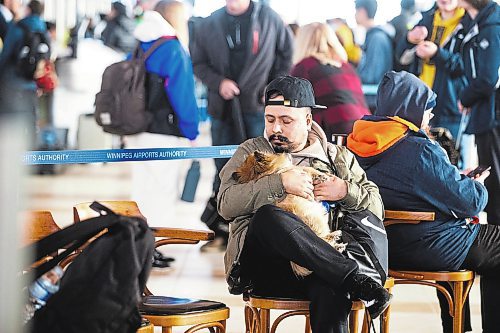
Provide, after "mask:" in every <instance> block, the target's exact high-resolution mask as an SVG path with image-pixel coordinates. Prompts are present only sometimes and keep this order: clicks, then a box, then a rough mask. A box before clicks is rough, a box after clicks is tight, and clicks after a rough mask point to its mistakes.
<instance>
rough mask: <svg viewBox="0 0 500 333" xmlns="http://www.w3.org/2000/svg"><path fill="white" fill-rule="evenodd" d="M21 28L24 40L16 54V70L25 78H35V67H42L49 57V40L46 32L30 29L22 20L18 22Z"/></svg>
mask: <svg viewBox="0 0 500 333" xmlns="http://www.w3.org/2000/svg"><path fill="white" fill-rule="evenodd" d="M18 26H19V27H20V28H21V29H22V30H23V34H24V40H23V44H22V45H21V48H20V49H19V52H18V55H17V63H16V67H17V71H18V73H19V74H20V75H21V76H22V77H23V78H25V79H27V80H35V79H36V78H37V77H36V74H35V73H36V72H37V69H39V70H40V69H42V68H44V65H45V62H46V61H48V60H49V59H50V42H49V40H48V37H47V35H46V33H44V32H40V31H32V30H31V29H30V27H28V26H27V25H26V24H25V23H24V22H23V21H20V22H19V23H18Z"/></svg>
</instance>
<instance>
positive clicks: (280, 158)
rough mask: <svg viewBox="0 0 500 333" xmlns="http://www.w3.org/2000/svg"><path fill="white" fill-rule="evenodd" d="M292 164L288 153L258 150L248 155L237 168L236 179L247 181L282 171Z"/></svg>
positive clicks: (242, 181)
mask: <svg viewBox="0 0 500 333" xmlns="http://www.w3.org/2000/svg"><path fill="white" fill-rule="evenodd" d="M291 166H292V160H291V158H290V155H288V154H269V153H261V152H259V151H256V152H254V153H253V154H251V155H248V157H247V159H246V160H245V162H243V164H242V165H241V166H240V167H239V168H238V169H236V173H235V179H236V180H237V181H238V182H240V183H247V182H249V181H251V180H257V179H259V178H262V177H264V176H267V175H271V174H273V173H280V172H281V171H283V170H285V169H286V168H288V167H291Z"/></svg>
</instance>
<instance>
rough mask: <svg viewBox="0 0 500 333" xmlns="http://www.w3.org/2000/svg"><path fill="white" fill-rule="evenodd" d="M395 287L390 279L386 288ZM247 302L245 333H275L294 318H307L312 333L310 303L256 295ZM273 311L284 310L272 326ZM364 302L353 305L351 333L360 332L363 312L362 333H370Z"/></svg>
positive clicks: (307, 329)
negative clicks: (360, 319) (281, 325)
mask: <svg viewBox="0 0 500 333" xmlns="http://www.w3.org/2000/svg"><path fill="white" fill-rule="evenodd" d="M393 286H394V280H393V279H392V278H388V279H387V281H386V283H385V285H384V287H385V288H386V289H387V290H388V291H389V292H391V289H392V287H393ZM244 301H245V327H246V330H245V333H275V332H276V330H277V328H278V325H279V324H280V323H281V322H282V321H283V320H284V319H286V318H288V317H292V316H305V318H306V325H305V329H304V332H305V333H311V323H310V319H309V303H310V302H309V301H306V300H298V299H290V298H266V297H259V296H254V295H246V296H245V297H244ZM271 310H284V311H285V312H284V313H282V314H281V315H279V316H278V317H277V318H276V319H275V320H274V322H272V324H271ZM364 310H365V307H364V304H363V302H361V301H355V302H353V303H352V308H351V313H350V315H349V332H350V333H357V332H358V331H359V318H360V314H361V311H363V312H364V316H363V325H362V328H361V332H362V333H368V332H369V330H370V325H371V321H370V316H369V314H368V312H367V311H364ZM388 313H389V312H388V311H386V312H384V313H383V314H382V315H381V317H380V318H381V322H383V321H386V320H388ZM386 316H387V317H386Z"/></svg>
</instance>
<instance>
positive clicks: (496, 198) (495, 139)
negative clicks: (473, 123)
mask: <svg viewBox="0 0 500 333" xmlns="http://www.w3.org/2000/svg"><path fill="white" fill-rule="evenodd" d="M476 144H477V155H478V157H479V165H484V166H491V170H490V176H489V177H488V178H486V180H485V182H484V185H485V186H486V188H487V189H488V205H486V209H485V211H486V213H488V223H489V224H497V225H500V126H497V127H496V128H493V129H491V130H489V131H488V132H486V133H482V134H476Z"/></svg>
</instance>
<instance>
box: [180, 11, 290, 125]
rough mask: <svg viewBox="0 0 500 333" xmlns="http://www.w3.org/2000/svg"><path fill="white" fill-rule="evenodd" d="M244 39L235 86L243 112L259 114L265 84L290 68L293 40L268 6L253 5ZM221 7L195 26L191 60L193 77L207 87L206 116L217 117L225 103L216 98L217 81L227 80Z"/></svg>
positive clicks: (227, 61) (217, 91)
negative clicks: (245, 50) (242, 60)
mask: <svg viewBox="0 0 500 333" xmlns="http://www.w3.org/2000/svg"><path fill="white" fill-rule="evenodd" d="M253 6H254V9H253V12H252V17H251V24H250V29H249V34H250V36H249V37H248V39H247V40H248V42H247V47H248V55H249V56H248V57H247V60H246V63H245V65H244V67H243V69H242V71H241V74H240V77H239V79H238V81H237V84H238V86H239V88H240V92H241V93H240V96H239V100H240V103H241V108H242V111H243V112H263V111H264V106H263V101H262V96H263V93H264V88H265V86H266V84H267V83H268V82H270V81H271V80H273V79H274V78H276V77H278V76H280V75H286V74H288V72H289V70H290V68H291V65H292V54H293V37H292V33H291V31H290V30H289V29H288V28H287V27H286V26H285V24H284V23H283V20H282V19H281V18H280V17H279V16H278V14H277V13H276V12H274V11H273V10H272V9H271V8H270V7H268V6H265V5H261V4H260V3H254V4H253ZM225 15H227V14H226V10H225V8H221V9H219V10H217V11H215V12H214V13H213V14H212V15H210V16H209V17H207V18H206V19H203V20H202V21H201V22H199V24H198V25H197V26H196V28H195V30H196V33H195V41H194V43H193V44H191V50H190V51H191V58H192V61H193V69H194V73H195V75H196V76H197V77H198V78H199V79H201V81H202V82H203V83H204V84H205V85H206V86H207V88H208V113H209V114H210V115H211V116H213V117H215V118H221V117H222V116H223V112H224V109H225V103H226V101H225V100H224V99H223V98H222V97H221V96H220V95H219V85H220V83H221V81H222V80H223V79H225V78H228V77H229V70H230V67H229V46H228V44H227V40H226V29H225V26H224V24H225V22H226V19H225Z"/></svg>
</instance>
